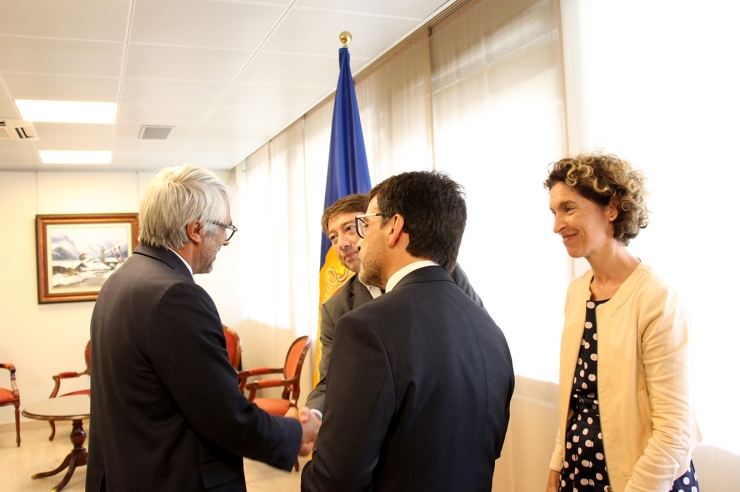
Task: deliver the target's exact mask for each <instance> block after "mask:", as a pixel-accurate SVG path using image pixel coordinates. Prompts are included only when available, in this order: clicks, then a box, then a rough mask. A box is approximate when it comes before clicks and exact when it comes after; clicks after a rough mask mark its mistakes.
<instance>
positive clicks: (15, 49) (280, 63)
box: [0, 0, 451, 171]
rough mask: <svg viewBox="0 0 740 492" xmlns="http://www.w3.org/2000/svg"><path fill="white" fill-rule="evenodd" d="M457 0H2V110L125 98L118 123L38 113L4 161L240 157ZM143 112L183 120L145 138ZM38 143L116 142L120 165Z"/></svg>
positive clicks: (146, 166) (85, 145)
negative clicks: (69, 155) (52, 154)
mask: <svg viewBox="0 0 740 492" xmlns="http://www.w3.org/2000/svg"><path fill="white" fill-rule="evenodd" d="M447 3H451V2H448V1H446V0H261V1H241V0H104V1H101V0H65V1H63V2H60V1H48V0H23V1H0V119H20V118H21V115H20V113H19V112H18V110H17V108H16V106H15V103H14V102H13V101H14V100H16V99H41V100H58V101H96V102H116V103H118V114H117V117H116V123H115V124H114V125H93V124H75V123H40V122H36V123H34V127H35V128H36V131H37V133H38V136H39V140H38V141H33V142H31V141H8V140H3V141H0V171H10V170H15V171H36V170H91V171H92V170H96V171H97V170H116V171H121V170H126V171H131V170H141V171H152V170H155V169H158V168H161V167H164V166H170V165H177V164H197V165H200V166H203V167H207V168H209V169H214V170H223V169H228V168H230V167H232V166H233V165H234V164H236V163H237V162H239V161H240V160H241V159H243V158H244V157H246V156H247V155H249V154H250V153H251V152H252V151H254V150H256V149H257V148H259V146H260V145H262V144H263V143H265V141H267V140H268V139H269V138H270V137H272V136H273V135H275V134H276V133H277V132H278V131H279V130H281V129H282V128H284V127H285V126H286V125H287V124H289V123H290V122H292V121H294V120H295V119H296V118H297V117H299V116H300V115H301V114H303V113H304V112H305V111H306V110H307V109H308V108H310V107H311V106H312V105H314V104H315V103H316V102H317V101H319V100H321V99H322V98H323V97H325V96H326V95H327V94H328V93H329V92H330V91H331V90H333V89H334V87H335V86H336V82H337V77H338V70H339V69H338V53H337V50H338V49H339V48H340V46H341V45H340V43H339V39H338V38H339V33H340V32H341V31H345V30H346V31H350V32H351V33H352V35H353V37H354V40H353V42H352V43H351V45H350V54H351V60H352V70H353V72H357V71H358V70H359V69H360V68H361V67H362V66H363V65H365V64H367V63H368V61H370V60H372V59H373V58H374V57H376V56H377V55H379V54H380V53H382V52H383V51H385V50H386V49H388V48H389V47H390V46H393V45H394V44H396V43H397V42H399V41H400V40H401V39H403V38H404V37H405V36H406V35H407V34H408V33H410V32H412V31H413V30H414V29H415V28H417V27H418V26H419V25H420V24H421V23H422V22H423V21H424V20H425V19H427V18H428V17H429V16H430V15H432V14H434V13H435V12H437V11H439V10H440V8H441V7H442V6H443V5H446V4H447ZM142 125H169V126H175V127H176V128H175V129H174V130H173V131H172V132H171V133H170V136H169V137H168V138H167V140H164V141H155V140H139V139H138V136H139V132H140V130H141V127H142ZM39 150H98V151H100V150H104V151H106V150H112V151H113V160H112V163H111V164H110V165H94V166H90V165H86V166H80V165H44V164H42V163H41V160H40V158H39V155H38V151H39Z"/></svg>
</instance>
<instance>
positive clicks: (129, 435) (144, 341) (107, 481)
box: [86, 166, 318, 492]
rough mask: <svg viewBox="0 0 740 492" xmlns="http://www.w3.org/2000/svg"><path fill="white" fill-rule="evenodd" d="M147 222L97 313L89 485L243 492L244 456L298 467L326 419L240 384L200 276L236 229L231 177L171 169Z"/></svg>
mask: <svg viewBox="0 0 740 492" xmlns="http://www.w3.org/2000/svg"><path fill="white" fill-rule="evenodd" d="M139 224H140V234H139V241H140V244H139V246H138V247H137V248H136V250H135V251H134V252H133V255H131V257H130V258H128V259H127V260H126V262H125V263H124V264H123V265H122V266H121V267H120V268H119V269H118V270H117V271H116V272H115V273H114V274H113V275H111V276H110V277H109V278H108V280H107V281H106V282H105V284H104V285H103V287H102V289H101V291H100V294H99V296H98V299H97V302H96V303H95V308H94V310H93V314H92V320H91V327H90V330H91V341H92V353H91V364H92V367H91V392H90V410H91V411H90V451H89V457H88V466H87V481H86V490H87V491H88V492H91V491H96V492H98V491H108V492H111V491H126V492H128V491H146V490H156V491H175V490H193V491H196V490H203V491H205V490H219V491H233V492H237V491H238V492H244V491H246V484H245V481H244V465H243V457H247V458H250V459H254V460H258V461H262V462H264V463H267V464H269V465H272V466H274V467H277V468H282V469H284V470H290V468H291V467H292V466H293V463H295V460H296V457H297V455H298V454H299V450H300V451H301V453H302V454H307V453H308V449H309V447H308V444H307V443H308V442H312V441H313V440H315V436H316V432H317V431H318V425H316V424H315V423H300V422H299V421H298V420H296V419H289V418H284V417H273V416H270V415H268V414H267V413H265V412H264V411H262V410H260V409H259V408H258V407H257V406H256V405H253V404H252V403H250V402H249V401H248V400H247V399H246V398H245V397H244V396H243V395H242V394H241V393H240V392H239V387H238V379H237V377H236V372H235V371H234V368H233V367H231V365H230V364H229V359H228V353H227V351H226V341H225V339H224V334H223V326H222V324H221V320H220V318H219V314H218V310H217V309H216V305H215V304H214V303H213V300H212V299H211V298H210V296H209V295H208V293H206V291H205V290H204V289H203V288H201V287H200V286H198V284H196V283H195V282H194V280H193V275H194V274H203V273H208V272H210V271H211V270H212V269H213V263H214V262H215V260H216V255H217V254H218V251H219V249H220V248H221V246H227V245H228V244H229V240H230V239H231V238H232V237H233V235H234V233H235V232H236V231H237V228H236V227H235V226H234V225H232V223H231V213H230V210H229V194H228V190H227V188H226V186H225V185H224V183H223V182H222V181H221V180H220V179H219V178H218V177H217V176H216V175H215V174H213V173H212V172H211V171H208V170H206V169H201V168H198V167H195V166H182V167H174V168H167V169H164V170H162V171H161V172H159V173H158V174H157V176H155V178H154V180H153V181H152V183H151V184H150V185H149V186H148V187H147V189H146V191H145V192H144V196H143V198H142V201H141V206H140V214H139Z"/></svg>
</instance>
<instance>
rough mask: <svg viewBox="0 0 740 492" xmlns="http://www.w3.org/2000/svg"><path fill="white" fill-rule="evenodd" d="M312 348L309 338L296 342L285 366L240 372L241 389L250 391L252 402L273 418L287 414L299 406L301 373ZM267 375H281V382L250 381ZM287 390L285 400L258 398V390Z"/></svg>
mask: <svg viewBox="0 0 740 492" xmlns="http://www.w3.org/2000/svg"><path fill="white" fill-rule="evenodd" d="M310 346H311V342H310V341H309V339H308V337H307V336H304V337H300V338H298V339H297V340H295V341H294V342H293V343H292V344H291V345H290V349H288V354H287V355H286V357H285V365H284V366H283V367H278V368H270V367H255V368H253V369H249V370H246V371H240V372H239V373H238V374H239V389H240V390H241V391H242V393H244V391H245V390H248V391H249V396H248V398H249V401H251V402H254V404H255V405H257V406H258V407H260V408H261V409H262V410H264V411H266V412H267V413H269V414H270V415H285V414H286V413H287V411H288V409H289V408H291V407H293V408H297V407H298V396H299V395H300V393H301V371H302V369H303V361H304V360H305V358H306V354H307V353H308V349H309V347H310ZM266 374H280V375H282V378H280V379H277V378H275V379H262V380H259V381H253V382H247V379H249V378H250V377H252V376H263V375H266ZM279 387H282V388H283V394H282V396H281V398H255V397H256V395H257V390H260V389H263V388H279Z"/></svg>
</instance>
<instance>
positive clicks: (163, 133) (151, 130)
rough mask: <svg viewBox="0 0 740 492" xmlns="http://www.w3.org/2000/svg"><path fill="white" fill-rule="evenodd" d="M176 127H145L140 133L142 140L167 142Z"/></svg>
mask: <svg viewBox="0 0 740 492" xmlns="http://www.w3.org/2000/svg"><path fill="white" fill-rule="evenodd" d="M174 128H175V127H174V126H154V125H144V126H142V127H141V133H139V139H140V140H167V137H168V136H169V134H170V132H171V131H172V130H173V129H174Z"/></svg>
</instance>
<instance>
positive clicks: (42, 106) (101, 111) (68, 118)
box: [15, 99, 118, 124]
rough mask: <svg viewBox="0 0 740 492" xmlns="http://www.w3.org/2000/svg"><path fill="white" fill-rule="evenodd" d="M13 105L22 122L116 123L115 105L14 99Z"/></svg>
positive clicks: (116, 106)
mask: <svg viewBox="0 0 740 492" xmlns="http://www.w3.org/2000/svg"><path fill="white" fill-rule="evenodd" d="M15 104H16V105H17V106H18V110H19V111H20V112H21V116H23V119H24V120H28V121H44V122H51V123H104V124H113V123H115V122H116V110H117V108H118V105H117V104H116V103H101V102H79V101H29V100H25V99H16V100H15Z"/></svg>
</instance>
